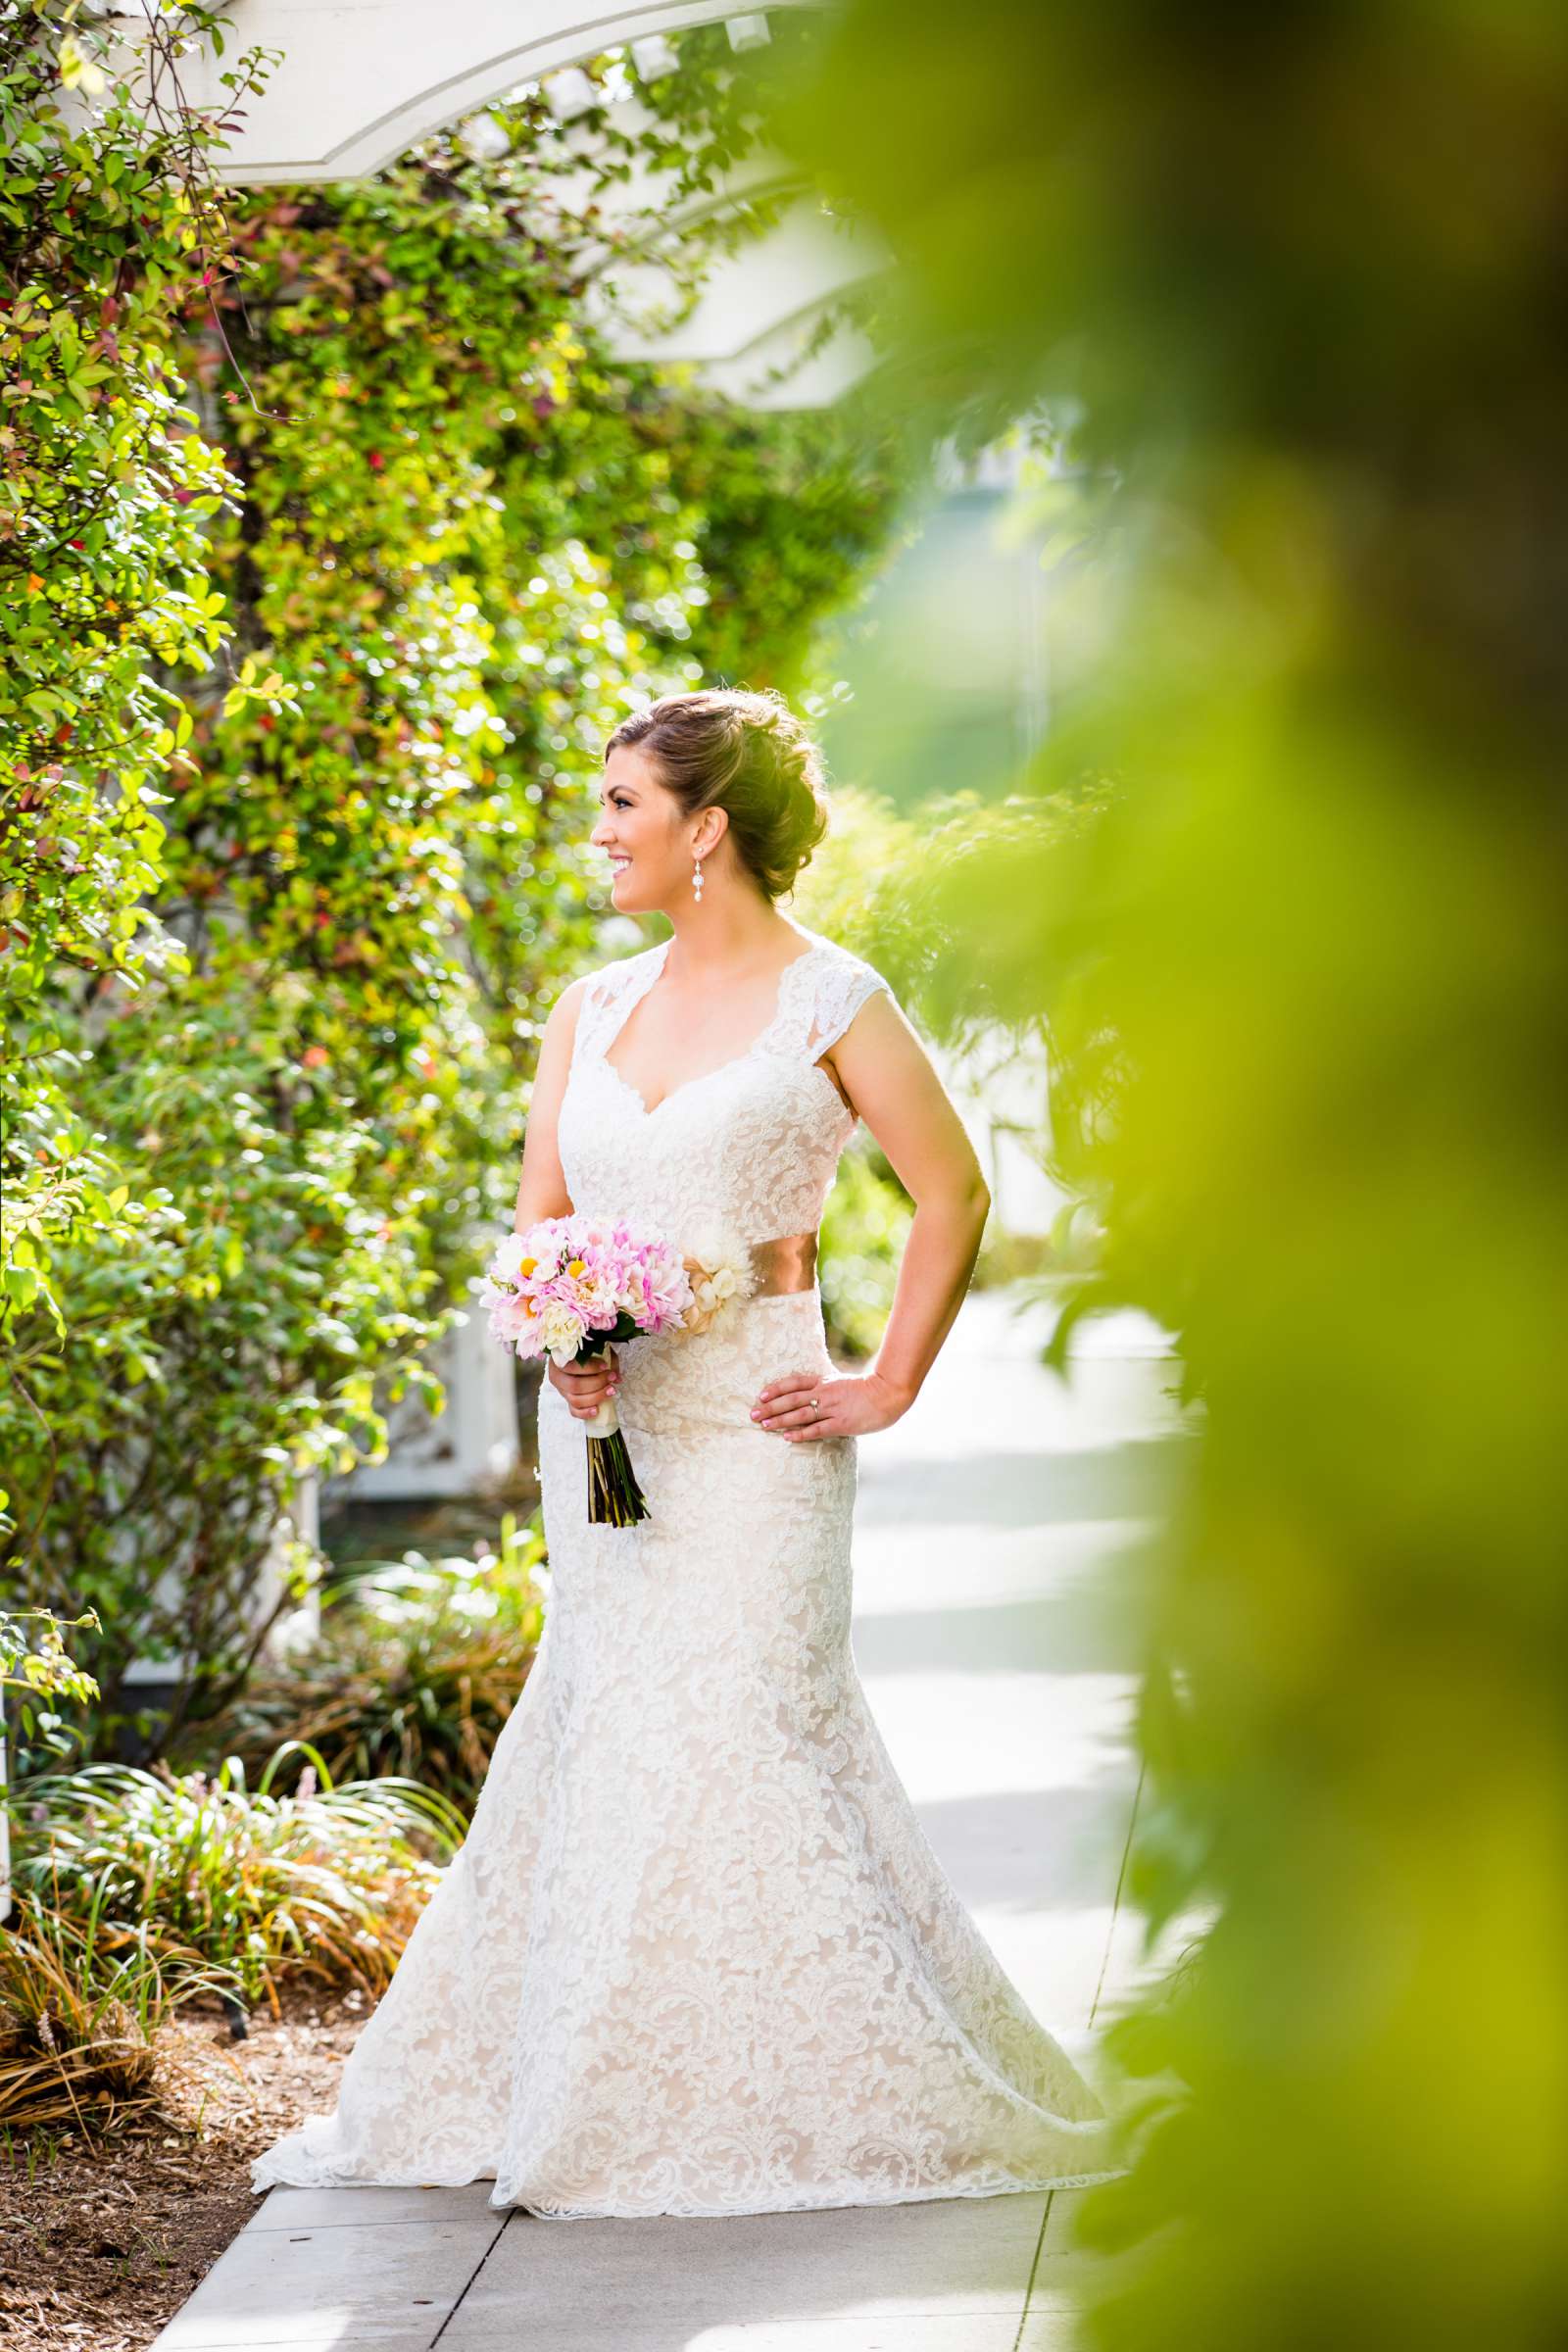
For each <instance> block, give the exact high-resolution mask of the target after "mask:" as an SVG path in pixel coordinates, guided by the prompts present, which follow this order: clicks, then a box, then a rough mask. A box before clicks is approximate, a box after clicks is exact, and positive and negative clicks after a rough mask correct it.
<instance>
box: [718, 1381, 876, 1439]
mask: <svg viewBox="0 0 1568 2352" xmlns="http://www.w3.org/2000/svg"><path fill="white" fill-rule="evenodd" d="M908 1405H909V1399H908V1398H907V1397H904V1396H900V1395H899V1394H898V1393H897V1391H895V1390H894V1389H892V1388H891V1387H890V1386H889V1385H888V1383H887V1382H886V1381H885V1380H883V1379H882V1377H881V1376H880V1374H879V1373H876V1372H860V1373H852V1374H851V1375H850V1376H849V1377H848V1378H847V1379H843V1380H840V1379H837V1378H835V1377H833V1376H832V1375H826V1376H824V1375H821V1374H818V1375H817V1376H815V1377H814V1378H813V1377H812V1375H811V1374H809V1373H805V1372H803V1373H799V1374H793V1373H792V1374H790V1375H789V1376H787V1377H786V1378H785V1379H783V1380H770V1381H769V1382H768V1384H767V1386H766V1388H765V1389H762V1390H760V1392H759V1394H758V1398H757V1402H756V1404H755V1405H754V1406H753V1408H752V1419H753V1420H754V1421H755V1422H756V1423H757V1425H758V1427H759V1428H760V1429H771V1430H774V1431H776V1432H777V1434H778V1435H779V1436H780V1437H782V1438H862V1437H865V1436H867V1435H868V1434H869V1433H870V1432H871V1431H872V1430H876V1429H889V1428H891V1427H892V1425H893V1423H894V1422H895V1421H897V1420H898V1419H899V1418H900V1416H901V1415H902V1414H903V1413H906V1412H907V1410H908Z"/></svg>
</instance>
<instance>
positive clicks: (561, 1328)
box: [539, 1299, 588, 1365]
mask: <svg viewBox="0 0 1568 2352" xmlns="http://www.w3.org/2000/svg"><path fill="white" fill-rule="evenodd" d="M539 1323H540V1328H541V1330H542V1331H543V1333H544V1342H545V1347H546V1349H547V1350H548V1352H549V1353H550V1354H551V1355H553V1356H554V1357H555V1359H556V1362H557V1363H558V1364H562V1365H564V1364H569V1363H570V1362H571V1361H572V1359H573V1357H574V1356H575V1355H576V1352H577V1350H578V1348H580V1347H581V1346H582V1342H583V1335H584V1333H585V1332H586V1331H587V1328H588V1326H587V1324H586V1323H584V1321H583V1319H582V1317H581V1316H580V1315H577V1314H573V1312H572V1310H571V1308H570V1307H569V1306H566V1305H564V1304H563V1302H562V1300H561V1299H546V1300H545V1302H544V1305H543V1306H542V1307H541V1308H540V1310H539Z"/></svg>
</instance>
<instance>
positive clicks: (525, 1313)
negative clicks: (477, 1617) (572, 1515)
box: [480, 1216, 756, 1527]
mask: <svg viewBox="0 0 1568 2352" xmlns="http://www.w3.org/2000/svg"><path fill="white" fill-rule="evenodd" d="M755 1282H756V1277H755V1275H754V1273H753V1271H752V1267H751V1264H750V1258H749V1252H748V1251H747V1250H746V1248H745V1245H744V1244H739V1243H736V1242H735V1241H734V1240H733V1238H732V1237H730V1236H729V1235H727V1234H725V1233H723V1232H722V1231H720V1230H717V1229H715V1230H714V1232H713V1233H712V1234H711V1236H705V1237H704V1239H703V1241H702V1242H701V1244H700V1245H699V1251H698V1253H697V1254H695V1255H686V1256H682V1255H681V1254H680V1252H679V1251H678V1250H676V1249H675V1248H674V1246H673V1244H671V1243H670V1242H668V1241H666V1240H665V1239H664V1238H663V1237H662V1236H661V1235H658V1234H646V1233H643V1234H640V1233H637V1232H634V1231H633V1229H632V1227H631V1226H629V1225H625V1224H620V1223H615V1224H609V1223H606V1222H605V1221H604V1220H603V1219H602V1218H596V1217H579V1216H569V1217H545V1218H543V1219H542V1220H541V1221H540V1222H539V1223H538V1224H537V1225H530V1226H529V1227H528V1229H527V1231H526V1232H524V1233H512V1234H508V1235H507V1237H506V1239H505V1240H504V1241H502V1242H501V1243H499V1244H498V1246H497V1248H496V1250H495V1253H494V1255H493V1256H492V1258H491V1260H490V1264H489V1266H488V1267H487V1268H486V1271H485V1277H484V1282H483V1285H482V1286H481V1291H480V1298H481V1302H482V1303H483V1304H484V1305H485V1306H486V1307H488V1309H489V1314H490V1334H491V1337H492V1338H493V1339H497V1340H500V1341H501V1342H502V1344H503V1345H504V1346H506V1347H509V1348H512V1349H513V1351H514V1353H515V1354H516V1355H519V1356H523V1357H531V1356H542V1355H549V1356H550V1357H552V1358H553V1360H554V1361H555V1362H556V1363H557V1364H560V1365H562V1366H563V1367H564V1366H565V1365H567V1364H581V1363H586V1362H588V1360H589V1359H590V1358H591V1357H593V1356H596V1355H599V1354H602V1353H603V1351H604V1349H605V1348H609V1347H611V1346H613V1345H614V1343H615V1342H617V1341H622V1340H633V1339H639V1338H643V1337H647V1336H652V1335H653V1334H654V1333H657V1332H662V1331H681V1332H686V1333H693V1334H695V1333H697V1332H701V1331H707V1330H708V1329H709V1328H710V1326H711V1324H712V1323H713V1321H714V1320H715V1319H716V1317H717V1316H718V1315H719V1314H721V1313H722V1311H723V1309H724V1307H725V1306H726V1305H727V1304H728V1302H729V1301H730V1300H731V1299H736V1298H745V1297H749V1296H750V1295H751V1292H752V1290H753V1289H754V1288H755ZM587 1427H588V1517H589V1520H590V1521H591V1522H592V1523H594V1524H596V1525H599V1526H610V1527H632V1526H635V1524H636V1523H637V1521H638V1520H639V1519H646V1518H647V1517H648V1516H649V1510H648V1505H647V1502H646V1501H645V1500H644V1497H643V1493H642V1489H641V1488H640V1487H639V1486H638V1484H637V1477H636V1473H635V1472H634V1470H633V1469H632V1466H631V1457H630V1456H629V1454H628V1453H627V1451H626V1441H625V1439H624V1438H623V1437H622V1435H621V1432H620V1423H619V1420H618V1418H617V1416H616V1413H615V1403H614V1399H613V1397H606V1399H605V1401H604V1403H603V1404H602V1405H601V1406H600V1408H599V1410H598V1412H597V1413H596V1414H595V1415H594V1418H593V1420H592V1421H590V1422H589V1423H588V1425H587Z"/></svg>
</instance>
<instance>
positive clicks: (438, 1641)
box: [205, 1512, 544, 1813]
mask: <svg viewBox="0 0 1568 2352" xmlns="http://www.w3.org/2000/svg"><path fill="white" fill-rule="evenodd" d="M543 1565H544V1538H543V1535H542V1533H541V1531H540V1527H539V1523H538V1518H537V1514H535V1517H534V1519H533V1520H532V1521H531V1522H530V1523H529V1525H528V1527H527V1528H526V1529H525V1530H519V1529H518V1527H517V1525H516V1522H515V1518H514V1516H513V1514H512V1513H510V1512H509V1513H508V1514H507V1515H506V1517H505V1518H504V1519H503V1521H502V1534H501V1547H500V1549H499V1551H485V1552H483V1553H482V1554H481V1555H480V1556H479V1557H478V1558H477V1559H463V1558H453V1559H440V1560H427V1559H426V1558H424V1556H423V1555H422V1554H421V1553H419V1552H417V1551H410V1552H406V1553H405V1554H404V1556H403V1558H402V1559H401V1560H373V1561H367V1562H364V1563H356V1566H355V1569H354V1572H353V1574H352V1576H349V1577H346V1578H344V1579H343V1580H342V1581H341V1582H340V1583H339V1584H337V1585H336V1586H334V1587H332V1588H331V1589H329V1590H328V1592H326V1593H324V1594H323V1596H322V1618H321V1633H320V1638H319V1641H317V1642H313V1643H312V1644H311V1646H310V1648H309V1649H308V1650H307V1651H305V1652H304V1653H303V1654H296V1655H294V1656H291V1657H290V1658H289V1659H288V1660H287V1661H286V1663H284V1664H282V1665H280V1666H277V1667H274V1668H271V1669H270V1670H269V1671H267V1672H264V1673H262V1674H258V1675H256V1676H254V1677H253V1678H252V1680H251V1682H250V1684H249V1685H248V1687H247V1689H246V1691H245V1693H244V1695H243V1697H242V1698H240V1699H239V1700H238V1701H237V1702H236V1704H235V1705H234V1707H233V1708H232V1709H231V1710H230V1711H229V1713H228V1714H227V1715H226V1716H224V1717H223V1718H222V1719H221V1721H220V1722H218V1723H216V1724H214V1725H213V1726H211V1727H210V1729H208V1730H207V1731H206V1733H205V1737H206V1739H207V1740H208V1741H209V1743H210V1744H213V1745H219V1744H221V1746H222V1748H223V1750H224V1751H225V1752H232V1753H233V1754H236V1755H238V1756H239V1757H241V1758H242V1759H243V1760H245V1761H246V1762H249V1763H255V1762H259V1761H260V1760H261V1759H262V1758H263V1757H265V1756H267V1755H270V1754H271V1753H272V1752H274V1751H275V1750H277V1749H278V1748H279V1747H280V1746H281V1745H283V1744H285V1743H287V1744H289V1745H291V1746H292V1747H293V1749H294V1761H295V1766H296V1767H299V1766H302V1765H304V1763H305V1761H306V1759H307V1757H308V1756H312V1755H319V1756H320V1757H321V1759H322V1760H323V1761H324V1763H325V1765H326V1768H327V1770H328V1771H329V1772H330V1773H331V1774H332V1776H333V1778H334V1779H340V1778H342V1777H344V1776H346V1775H347V1776H352V1777H353V1778H354V1779H356V1780H371V1779H374V1778H375V1777H376V1776H378V1775H380V1774H384V1773H393V1774H397V1775H400V1776H402V1777H403V1778H406V1779H409V1780H415V1781H417V1782H418V1783H419V1784H420V1786H421V1787H423V1788H427V1789H439V1790H440V1791H441V1792H442V1793H443V1794H444V1795H446V1796H448V1797H450V1798H451V1800H452V1802H453V1803H454V1804H455V1805H457V1806H459V1807H460V1808H461V1809H462V1810H463V1811H464V1812H465V1813H466V1812H468V1811H470V1810H471V1808H472V1805H473V1801H474V1798H475V1797H476V1796H477V1794H478V1790H479V1784H480V1783H481V1781H482V1780H483V1778H484V1775H485V1773H486V1771H487V1769H488V1767H489V1763H490V1756H491V1751H492V1750H493V1748H494V1746H495V1743H496V1739H497V1737H498V1735H499V1733H500V1731H501V1729H502V1726H503V1725H504V1724H505V1723H506V1721H507V1718H508V1716H509V1715H510V1714H511V1713H512V1710H513V1708H514V1706H515V1704H516V1701H517V1699H518V1697H519V1696H520V1695H521V1692H522V1688H523V1684H524V1682H525V1681H526V1679H527V1675H528V1670H529V1668H530V1666H531V1665H532V1663H533V1654H534V1651H535V1650H536V1649H537V1647H538V1645H539V1640H540V1636H541V1634H542V1633H543V1630H544V1590H543V1585H542V1581H541V1577H540V1571H541V1570H542V1568H543Z"/></svg>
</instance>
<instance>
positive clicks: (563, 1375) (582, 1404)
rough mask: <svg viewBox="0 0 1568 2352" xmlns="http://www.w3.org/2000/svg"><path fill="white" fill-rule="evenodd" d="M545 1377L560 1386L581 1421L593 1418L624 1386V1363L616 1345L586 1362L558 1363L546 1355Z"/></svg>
mask: <svg viewBox="0 0 1568 2352" xmlns="http://www.w3.org/2000/svg"><path fill="white" fill-rule="evenodd" d="M545 1378H546V1379H547V1380H548V1381H549V1383H550V1385H551V1387H552V1388H555V1389H559V1390H560V1391H561V1394H562V1395H563V1397H564V1398H565V1399H566V1402H567V1403H568V1404H569V1405H570V1407H571V1409H572V1413H573V1415H574V1416H575V1418H576V1419H577V1420H579V1421H591V1420H592V1419H593V1417H594V1415H595V1413H597V1412H598V1410H599V1408H600V1406H601V1405H602V1404H603V1403H604V1401H605V1399H606V1397H613V1395H614V1394H615V1391H616V1389H618V1388H619V1386H620V1362H619V1359H618V1358H617V1356H616V1354H615V1350H614V1349H613V1348H605V1350H604V1351H603V1353H602V1354H600V1355H595V1356H592V1357H590V1359H589V1360H588V1362H587V1363H585V1364H558V1363H557V1362H556V1359H555V1357H554V1356H553V1355H552V1356H546V1358H545Z"/></svg>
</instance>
